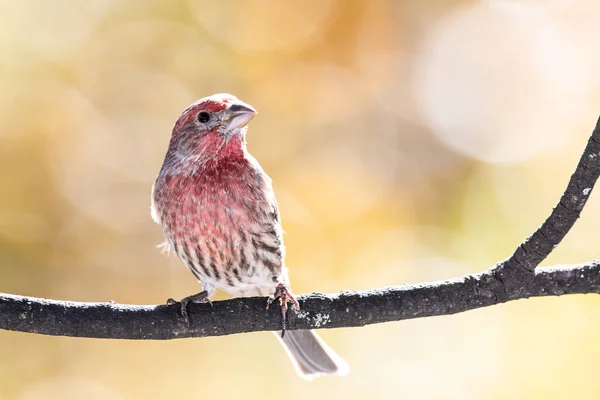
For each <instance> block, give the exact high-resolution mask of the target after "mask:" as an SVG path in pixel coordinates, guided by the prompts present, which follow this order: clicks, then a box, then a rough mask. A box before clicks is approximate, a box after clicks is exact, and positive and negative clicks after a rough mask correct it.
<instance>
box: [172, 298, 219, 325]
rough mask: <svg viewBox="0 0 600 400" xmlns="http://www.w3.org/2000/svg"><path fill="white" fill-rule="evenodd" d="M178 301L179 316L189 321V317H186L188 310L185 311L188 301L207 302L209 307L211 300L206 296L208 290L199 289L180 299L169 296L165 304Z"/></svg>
mask: <svg viewBox="0 0 600 400" xmlns="http://www.w3.org/2000/svg"><path fill="white" fill-rule="evenodd" d="M177 303H180V304H181V316H182V317H183V318H184V319H185V321H186V322H188V323H189V322H190V320H189V317H188V312H187V306H188V304H189V303H197V304H199V303H208V304H209V305H210V306H211V307H212V306H213V305H212V302H211V301H210V300H209V298H208V292H207V291H206V290H203V291H201V292H200V293H196V294H193V295H191V296H188V297H184V298H183V299H181V300H180V301H178V302H177V301H175V300H173V299H172V298H169V299H168V300H167V305H169V306H171V305H173V304H177Z"/></svg>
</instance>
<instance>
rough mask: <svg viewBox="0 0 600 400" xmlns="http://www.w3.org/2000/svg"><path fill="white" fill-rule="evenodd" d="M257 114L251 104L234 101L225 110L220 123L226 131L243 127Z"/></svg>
mask: <svg viewBox="0 0 600 400" xmlns="http://www.w3.org/2000/svg"><path fill="white" fill-rule="evenodd" d="M256 114H258V113H257V112H256V110H255V109H254V108H252V106H250V105H248V104H246V103H242V102H241V101H239V100H238V101H236V102H235V103H233V104H231V105H230V106H229V108H227V109H226V110H225V115H224V116H223V119H222V124H223V126H224V127H225V129H226V130H227V131H232V130H234V129H240V128H243V127H244V126H246V125H247V124H248V122H250V120H251V119H252V118H254V116H255V115H256Z"/></svg>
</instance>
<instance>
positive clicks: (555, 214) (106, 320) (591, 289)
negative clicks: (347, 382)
mask: <svg viewBox="0 0 600 400" xmlns="http://www.w3.org/2000/svg"><path fill="white" fill-rule="evenodd" d="M599 175H600V120H598V122H597V124H596V127H595V129H594V131H593V133H592V136H591V137H590V139H589V141H588V144H587V146H586V148H585V150H584V152H583V155H582V156H581V159H580V161H579V164H578V165H577V168H576V170H575V172H574V173H573V175H572V176H571V179H570V180H569V183H568V185H567V188H566V190H565V192H564V193H563V195H562V196H561V198H560V201H559V202H558V204H557V205H556V207H555V208H554V209H553V211H552V213H551V214H550V216H549V217H548V218H547V219H546V221H545V222H544V223H543V224H542V225H541V226H540V227H539V228H538V229H537V230H536V231H535V232H534V233H533V234H532V235H531V236H530V237H528V238H527V239H525V240H524V241H523V242H522V243H521V244H520V245H519V246H518V247H517V249H516V250H515V252H514V253H513V254H512V255H511V256H510V257H509V258H507V259H506V260H504V261H501V262H499V263H498V264H497V265H495V266H494V267H492V268H490V269H489V270H487V271H485V272H482V273H479V274H473V275H468V276H465V277H461V278H456V279H452V280H448V281H443V282H433V283H424V284H418V285H402V286H393V287H388V288H381V289H374V290H369V291H363V292H355V291H352V292H350V291H345V292H342V293H340V294H335V295H325V294H319V293H313V294H310V295H303V296H300V297H299V301H300V305H301V307H302V310H301V311H300V312H296V311H293V310H292V311H290V315H289V317H288V318H289V319H288V328H289V329H315V328H339V327H355V326H364V325H369V324H376V323H382V322H389V321H400V320H403V319H411V318H422V317H430V316H435V315H449V314H454V313H458V312H463V311H467V310H472V309H476V308H481V307H487V306H491V305H495V304H499V303H504V302H507V301H512V300H517V299H524V298H529V297H539V296H559V295H564V294H576V293H600V263H599V262H595V261H592V262H588V263H584V264H580V265H571V266H556V267H549V268H543V269H536V268H537V266H538V265H539V264H540V262H542V261H543V260H544V259H545V258H546V257H547V256H548V255H549V254H550V252H551V251H552V250H553V249H554V248H555V247H556V246H557V245H558V244H559V243H560V242H561V240H562V239H563V238H564V237H565V236H566V234H567V233H568V232H569V230H570V229H571V227H572V226H573V225H574V224H575V221H577V219H578V218H579V215H580V213H581V211H582V210H583V207H584V206H585V204H586V202H587V199H588V198H589V195H590V193H591V191H592V189H593V187H594V184H595V183H596V180H597V179H598V176H599ZM265 304H266V299H265V298H239V299H232V300H226V301H219V302H214V303H213V308H211V307H210V306H209V305H204V304H190V307H189V317H190V323H189V324H188V323H186V322H185V321H184V320H183V318H182V317H181V316H180V315H179V312H178V311H179V306H178V305H174V306H166V305H151V306H135V305H123V304H115V303H110V302H109V303H77V302H68V301H58V300H47V299H39V298H34V297H24V296H16V295H11V294H0V329H6V330H12V331H20V332H30V333H39V334H46V335H59V336H75V337H90V338H111V339H175V338H186V337H204V336H219V335H229V334H234V333H242V332H254V331H273V330H278V329H279V328H280V327H281V314H280V312H279V310H276V309H272V310H265Z"/></svg>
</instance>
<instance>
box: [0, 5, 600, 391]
mask: <svg viewBox="0 0 600 400" xmlns="http://www.w3.org/2000/svg"><path fill="white" fill-rule="evenodd" d="M599 19H600V3H598V2H595V1H592V0H587V1H583V0H582V1H577V2H576V1H569V0H547V1H543V2H542V1H535V0H529V1H526V0H523V1H517V0H513V1H508V0H506V1H502V0H496V1H465V0H460V1H457V0H443V1H436V2H423V1H418V0H411V1H381V0H369V1H344V0H318V1H316V0H315V1H301V2H298V1H296V2H294V1H278V0H258V1H241V0H239V1H227V2H218V1H213V2H206V1H192V0H189V1H184V0H178V1H171V0H153V1H146V2H141V1H117V0H113V1H110V0H102V1H100V0H98V1H85V2H74V1H66V0H56V1H51V2H49V1H42V0H23V1H20V2H14V1H1V2H0V26H1V28H0V30H1V32H2V35H0V87H1V90H0V187H1V196H0V291H1V292H7V293H14V294H20V295H30V296H38V297H48V298H54V299H66V300H74V301H108V300H114V301H116V302H121V303H133V304H155V303H162V302H164V301H165V300H166V299H167V298H168V297H175V298H181V297H184V296H186V295H189V294H191V293H195V292H197V291H198V290H199V286H198V284H197V282H195V280H194V278H193V276H192V274H191V273H189V271H188V270H186V268H184V267H183V266H182V265H181V264H180V262H179V260H178V259H177V258H176V257H175V256H173V255H172V256H170V257H167V256H164V255H161V254H160V251H159V250H158V249H156V248H155V245H157V244H158V243H160V242H161V241H162V237H161V231H160V229H159V227H158V226H157V225H155V224H154V223H153V222H152V221H151V219H150V213H149V206H150V188H151V185H152V182H153V179H154V177H155V175H156V174H157V172H158V171H159V168H160V166H161V163H162V160H163V157H164V153H165V151H166V146H167V143H168V140H169V136H170V132H171V128H172V125H173V123H174V121H175V120H176V118H177V117H178V116H179V114H180V112H181V111H182V110H183V109H185V108H186V107H187V106H188V105H189V104H190V103H191V102H193V101H194V100H196V99H197V98H200V97H204V96H207V95H210V94H213V93H217V92H230V93H233V94H235V95H236V96H238V97H239V98H240V99H242V100H243V101H245V102H248V103H249V104H251V105H252V106H254V107H255V108H256V109H257V110H258V111H259V112H260V115H259V116H258V117H257V118H255V120H253V121H252V123H251V124H250V131H249V135H248V147H249V150H250V151H251V152H252V153H253V155H254V156H255V157H256V158H257V159H258V160H259V161H260V162H261V163H262V165H263V167H264V169H265V170H266V171H267V173H268V174H270V175H271V177H272V178H273V179H274V182H275V190H276V192H277V195H278V199H279V204H280V208H281V214H282V218H283V224H284V229H285V230H286V236H285V240H286V244H287V249H288V262H287V263H288V266H289V267H290V269H291V272H290V275H291V280H292V282H293V287H294V289H295V291H296V292H297V293H304V292H310V291H319V292H336V291H340V290H342V289H369V288H375V287H382V286H388V285H395V284H402V283H415V282H422V281H432V280H441V279H446V278H450V277H455V276H460V275H463V274H468V273H473V272H478V271H482V270H484V269H486V268H488V267H490V266H491V265H493V264H494V263H495V262H497V261H499V260H501V259H503V258H505V257H507V256H508V255H509V254H511V252H512V251H513V249H514V248H515V246H516V245H517V244H518V243H519V242H520V241H521V240H522V239H523V238H524V237H526V236H527V235H528V234H530V233H531V232H532V231H533V230H534V229H535V228H536V227H537V226H538V225H539V224H540V223H541V222H542V221H543V220H544V218H546V216H547V215H548V214H549V212H550V211H551V209H552V207H553V206H554V204H555V203H556V201H557V200H558V198H559V196H560V194H561V193H562V191H563V189H564V187H565V185H566V182H567V180H568V178H569V176H570V173H571V172H572V170H573V169H574V167H575V165H576V163H577V161H578V159H579V156H580V155H581V152H582V150H583V148H584V146H585V144H586V142H587V139H588V137H589V135H590V133H591V130H592V128H593V127H594V124H595V122H596V119H597V117H598V114H599V113H600V75H598V74H596V73H594V71H598V70H599V69H600V51H598V50H599V45H598V36H599V35H600V27H599V26H598V20H599ZM599 211H600V198H598V195H597V194H593V195H592V196H591V200H590V203H589V205H588V206H587V207H586V209H585V210H584V212H583V216H582V218H581V219H580V220H579V221H578V223H577V224H576V226H575V228H574V229H573V230H572V231H571V233H570V234H569V235H568V236H567V238H566V240H565V241H564V242H563V243H562V244H561V245H560V246H559V247H558V248H557V249H556V251H555V252H554V253H553V254H552V255H551V257H550V258H548V259H547V260H546V261H545V265H552V264H558V263H577V262H583V261H587V260H591V259H593V258H595V257H599V256H600V249H599V246H598V237H599V236H600V221H599V220H598V218H597V215H598V212H599ZM219 296H220V297H219V298H223V296H222V295H219ZM599 310H600V298H599V297H598V296H594V295H580V296H570V297H562V298H550V297H549V298H542V299H533V300H527V301H517V302H512V303H510V304H506V305H501V306H496V307H490V308H484V309H480V310H476V311H471V312H467V313H464V314H459V315H454V316H445V317H438V318H429V319H419V320H413V321H402V322H397V323H389V324H383V325H377V326H369V327H366V328H355V329H337V330H325V331H321V334H322V336H323V337H324V338H325V339H326V340H327V341H328V342H330V344H331V345H332V347H334V348H335V349H336V350H337V351H338V352H339V353H340V354H341V355H342V356H343V357H344V358H346V360H347V361H348V362H349V363H350V365H351V367H352V370H351V375H349V376H348V377H347V378H345V379H341V378H330V379H321V380H318V381H314V382H311V383H307V382H304V381H302V380H300V379H299V378H298V377H297V376H296V374H295V372H294V370H293V368H292V367H291V365H290V364H289V362H288V360H287V357H286V355H285V353H284V352H283V350H282V349H281V348H280V347H279V344H278V343H277V341H276V340H275V339H274V338H273V337H272V335H270V334H268V333H252V334H244V335H235V336H229V337H219V338H207V339H197V340H193V339H189V340H173V341H166V342H152V341H117V340H96V339H72V338H57V337H44V336H39V335H31V334H23V333H13V332H4V331H2V332H0V360H1V361H0V398H2V399H18V400H31V399H50V398H60V399H82V398H85V399H92V400H96V399H110V400H113V399H184V398H186V399H189V398H206V399H225V398H244V399H254V398H256V399H259V398H263V399H264V398H280V397H281V396H284V397H285V398H286V399H290V400H291V399H307V398H325V397H326V396H341V397H342V398H347V399H363V398H389V396H394V397H398V398H405V399H484V398H485V399H506V398H524V399H525V398H526V399H536V398H539V399H549V398H556V399H559V398H577V399H595V398H598V397H599V396H600V380H598V379H597V376H598V359H599V358H600V341H598V335H597V332H598V330H599V329H600V318H598V316H599Z"/></svg>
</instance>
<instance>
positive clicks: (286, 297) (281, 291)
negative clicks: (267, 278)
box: [267, 283, 300, 337]
mask: <svg viewBox="0 0 600 400" xmlns="http://www.w3.org/2000/svg"><path fill="white" fill-rule="evenodd" d="M277 298H279V304H280V305H281V337H283V335H285V331H286V329H287V309H288V305H287V303H288V301H290V302H291V303H292V304H293V305H294V308H295V309H296V311H300V304H299V303H298V300H296V298H295V297H294V295H293V294H292V292H291V291H290V290H289V289H288V288H286V287H285V285H284V284H283V283H279V284H278V285H277V287H276V288H275V293H273V294H272V295H271V296H269V298H268V299H267V310H268V309H269V306H270V305H271V303H273V301H275V299H277Z"/></svg>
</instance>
